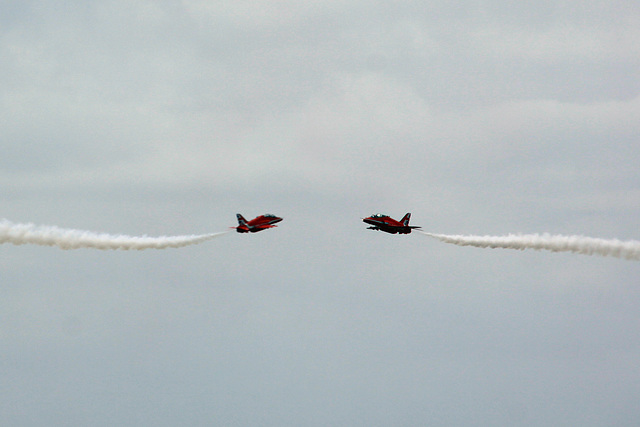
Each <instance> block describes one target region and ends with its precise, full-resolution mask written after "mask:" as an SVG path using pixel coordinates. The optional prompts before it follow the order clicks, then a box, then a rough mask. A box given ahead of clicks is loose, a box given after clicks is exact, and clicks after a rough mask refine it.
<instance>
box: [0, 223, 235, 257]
mask: <svg viewBox="0 0 640 427" xmlns="http://www.w3.org/2000/svg"><path fill="white" fill-rule="evenodd" d="M226 233H228V231H224V232H222V233H212V234H200V235H191V236H162V237H148V236H141V237H133V236H125V235H121V234H119V235H111V234H106V233H93V232H90V231H82V230H71V229H64V228H59V227H56V226H46V225H34V224H15V223H12V222H10V221H8V220H6V219H2V220H0V244H1V243H13V244H14V245H24V244H33V245H42V246H58V247H59V248H62V249H78V248H93V249H103V250H107V249H113V250H116V249H122V250H129V249H135V250H143V249H165V248H181V247H183V246H188V245H195V244H198V243H202V242H205V241H207V240H211V239H213V238H214V237H217V236H220V235H223V234H226Z"/></svg>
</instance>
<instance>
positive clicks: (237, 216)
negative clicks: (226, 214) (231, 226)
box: [236, 214, 247, 225]
mask: <svg viewBox="0 0 640 427" xmlns="http://www.w3.org/2000/svg"><path fill="white" fill-rule="evenodd" d="M236 218H238V225H247V220H246V219H244V217H243V216H242V215H240V214H236Z"/></svg>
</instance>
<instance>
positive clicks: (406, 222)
mask: <svg viewBox="0 0 640 427" xmlns="http://www.w3.org/2000/svg"><path fill="white" fill-rule="evenodd" d="M410 219H411V212H409V213H407V214H406V215H405V216H403V217H402V219H401V220H400V222H401V223H402V225H405V226H406V225H409V220H410Z"/></svg>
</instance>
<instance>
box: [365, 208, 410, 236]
mask: <svg viewBox="0 0 640 427" xmlns="http://www.w3.org/2000/svg"><path fill="white" fill-rule="evenodd" d="M409 218H411V214H410V213H408V214H406V215H405V216H403V217H402V219H401V220H400V221H396V220H395V219H393V218H391V217H390V216H389V215H383V214H375V215H371V216H370V217H367V218H363V220H362V221H363V222H366V223H367V224H371V225H373V227H367V230H380V231H384V232H386V233H391V234H396V233H399V234H409V233H411V230H413V229H414V228H422V227H418V226H417V225H409Z"/></svg>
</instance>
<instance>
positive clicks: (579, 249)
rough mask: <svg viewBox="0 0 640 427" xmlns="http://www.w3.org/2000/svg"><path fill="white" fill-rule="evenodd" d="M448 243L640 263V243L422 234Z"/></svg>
mask: <svg viewBox="0 0 640 427" xmlns="http://www.w3.org/2000/svg"><path fill="white" fill-rule="evenodd" d="M420 232H421V233H423V234H426V235H427V236H429V237H433V238H435V239H438V240H440V241H442V242H445V243H452V244H454V245H458V246H475V247H478V248H492V249H494V248H504V249H519V250H524V249H535V250H548V251H552V252H575V253H579V254H585V255H601V256H613V257H616V258H625V259H631V260H640V242H639V241H636V240H628V241H621V240H618V239H610V240H608V239H598V238H593V237H584V236H562V235H551V234H547V233H545V234H509V235H507V236H461V235H446V234H434V233H427V232H424V231H420Z"/></svg>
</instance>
